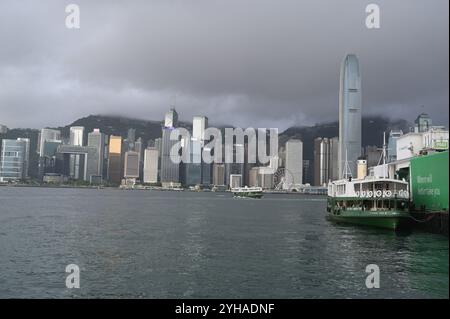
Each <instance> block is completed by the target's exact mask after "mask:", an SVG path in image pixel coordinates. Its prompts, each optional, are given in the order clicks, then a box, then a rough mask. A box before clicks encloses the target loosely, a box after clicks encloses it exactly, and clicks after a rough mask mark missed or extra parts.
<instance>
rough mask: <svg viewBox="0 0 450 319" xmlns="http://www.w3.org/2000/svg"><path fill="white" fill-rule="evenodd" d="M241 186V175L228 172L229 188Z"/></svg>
mask: <svg viewBox="0 0 450 319" xmlns="http://www.w3.org/2000/svg"><path fill="white" fill-rule="evenodd" d="M237 187H242V175H241V174H230V188H237Z"/></svg>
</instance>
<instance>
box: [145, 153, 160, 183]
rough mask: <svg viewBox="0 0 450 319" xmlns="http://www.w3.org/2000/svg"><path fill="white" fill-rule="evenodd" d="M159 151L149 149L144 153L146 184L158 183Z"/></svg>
mask: <svg viewBox="0 0 450 319" xmlns="http://www.w3.org/2000/svg"><path fill="white" fill-rule="evenodd" d="M158 158H159V151H158V149H157V148H156V147H147V148H146V149H145V152H144V177H143V181H144V183H157V182H158V162H159V160H158Z"/></svg>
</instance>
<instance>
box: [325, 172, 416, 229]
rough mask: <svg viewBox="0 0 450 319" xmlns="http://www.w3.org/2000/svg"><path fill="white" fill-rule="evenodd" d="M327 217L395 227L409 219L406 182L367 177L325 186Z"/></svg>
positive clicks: (404, 223)
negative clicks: (326, 187) (326, 191)
mask: <svg viewBox="0 0 450 319" xmlns="http://www.w3.org/2000/svg"><path fill="white" fill-rule="evenodd" d="M327 211H328V215H327V218H328V219H329V220H332V221H335V222H342V223H349V224H356V225H364V226H374V227H381V228H387V229H392V230H397V229H399V228H402V227H404V226H408V225H409V224H410V222H411V216H410V214H409V190H408V182H406V181H400V180H396V179H389V178H379V177H378V178H377V177H373V176H367V177H365V178H364V179H359V180H358V179H354V180H353V179H351V178H348V179H341V180H337V181H334V182H330V183H329V185H328V200H327Z"/></svg>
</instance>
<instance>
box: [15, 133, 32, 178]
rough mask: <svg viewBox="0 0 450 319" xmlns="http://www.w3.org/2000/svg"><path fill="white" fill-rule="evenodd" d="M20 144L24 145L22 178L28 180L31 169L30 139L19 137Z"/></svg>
mask: <svg viewBox="0 0 450 319" xmlns="http://www.w3.org/2000/svg"><path fill="white" fill-rule="evenodd" d="M17 141H18V142H21V143H23V151H24V153H23V171H22V178H23V179H25V178H28V177H29V169H30V139H29V138H24V137H19V138H18V139H17Z"/></svg>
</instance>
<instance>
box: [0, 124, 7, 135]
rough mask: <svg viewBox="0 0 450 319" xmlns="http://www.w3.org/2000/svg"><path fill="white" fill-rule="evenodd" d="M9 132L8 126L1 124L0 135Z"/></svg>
mask: <svg viewBox="0 0 450 319" xmlns="http://www.w3.org/2000/svg"><path fill="white" fill-rule="evenodd" d="M6 133H8V127H6V125H2V124H0V135H1V134H6Z"/></svg>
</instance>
